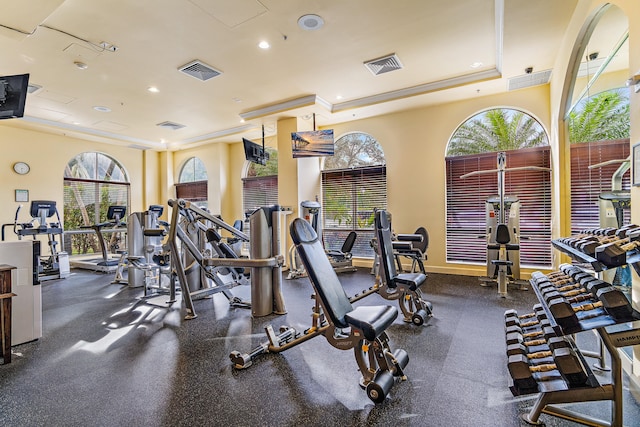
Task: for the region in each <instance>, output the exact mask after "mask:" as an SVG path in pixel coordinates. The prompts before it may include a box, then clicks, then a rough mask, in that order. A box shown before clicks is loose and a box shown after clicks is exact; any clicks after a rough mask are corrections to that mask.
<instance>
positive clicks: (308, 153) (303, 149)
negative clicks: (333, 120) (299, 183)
mask: <svg viewBox="0 0 640 427" xmlns="http://www.w3.org/2000/svg"><path fill="white" fill-rule="evenodd" d="M291 150H292V152H293V158H294V159H295V158H299V157H319V156H333V153H334V144H333V129H326V130H314V131H306V132H291Z"/></svg>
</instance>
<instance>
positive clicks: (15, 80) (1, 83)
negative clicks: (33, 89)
mask: <svg viewBox="0 0 640 427" xmlns="http://www.w3.org/2000/svg"><path fill="white" fill-rule="evenodd" d="M28 87H29V74H20V75H16V76H0V119H13V118H16V117H22V116H24V105H25V102H26V100H27V89H28Z"/></svg>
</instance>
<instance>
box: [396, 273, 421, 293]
mask: <svg viewBox="0 0 640 427" xmlns="http://www.w3.org/2000/svg"><path fill="white" fill-rule="evenodd" d="M425 280H427V276H426V275H425V274H423V273H400V274H398V275H397V276H396V277H394V278H393V284H394V285H395V286H398V285H401V286H408V287H409V289H410V290H412V291H415V290H416V289H418V288H419V287H420V286H422V284H423V283H424V282H425Z"/></svg>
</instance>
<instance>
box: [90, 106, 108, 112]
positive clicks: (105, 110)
mask: <svg viewBox="0 0 640 427" xmlns="http://www.w3.org/2000/svg"><path fill="white" fill-rule="evenodd" d="M93 109H94V110H96V111H100V112H101V113H110V112H111V108H109V107H104V106H102V105H96V106H95V107H93Z"/></svg>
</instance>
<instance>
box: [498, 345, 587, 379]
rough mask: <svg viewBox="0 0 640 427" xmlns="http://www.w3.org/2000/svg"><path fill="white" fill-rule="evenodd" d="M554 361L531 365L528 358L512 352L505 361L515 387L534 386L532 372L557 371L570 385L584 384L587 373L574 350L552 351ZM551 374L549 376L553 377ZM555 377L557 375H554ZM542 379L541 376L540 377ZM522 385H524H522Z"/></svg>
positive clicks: (565, 348) (561, 349)
mask: <svg viewBox="0 0 640 427" xmlns="http://www.w3.org/2000/svg"><path fill="white" fill-rule="evenodd" d="M552 354H553V360H554V363H544V364H540V365H535V364H534V365H531V364H530V363H529V362H530V359H529V358H528V357H527V356H526V355H524V354H514V355H512V356H509V361H508V363H507V366H508V369H509V374H510V375H511V378H512V379H513V382H514V386H516V388H534V387H533V386H532V381H533V382H535V378H534V376H533V374H535V373H542V372H550V371H555V370H557V371H559V373H560V375H562V377H563V378H564V379H565V380H566V381H567V383H569V385H570V386H572V387H579V386H583V385H585V384H586V382H587V380H588V379H589V375H588V374H587V371H586V369H585V367H584V365H583V363H582V360H581V359H580V357H579V356H578V355H577V354H576V352H575V350H573V349H572V348H570V347H564V348H559V349H556V350H554V351H553V353H552ZM553 377H554V376H552V377H551V378H553ZM555 377H556V378H557V376H555ZM540 379H541V380H543V378H540ZM523 386H524V387H523Z"/></svg>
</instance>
